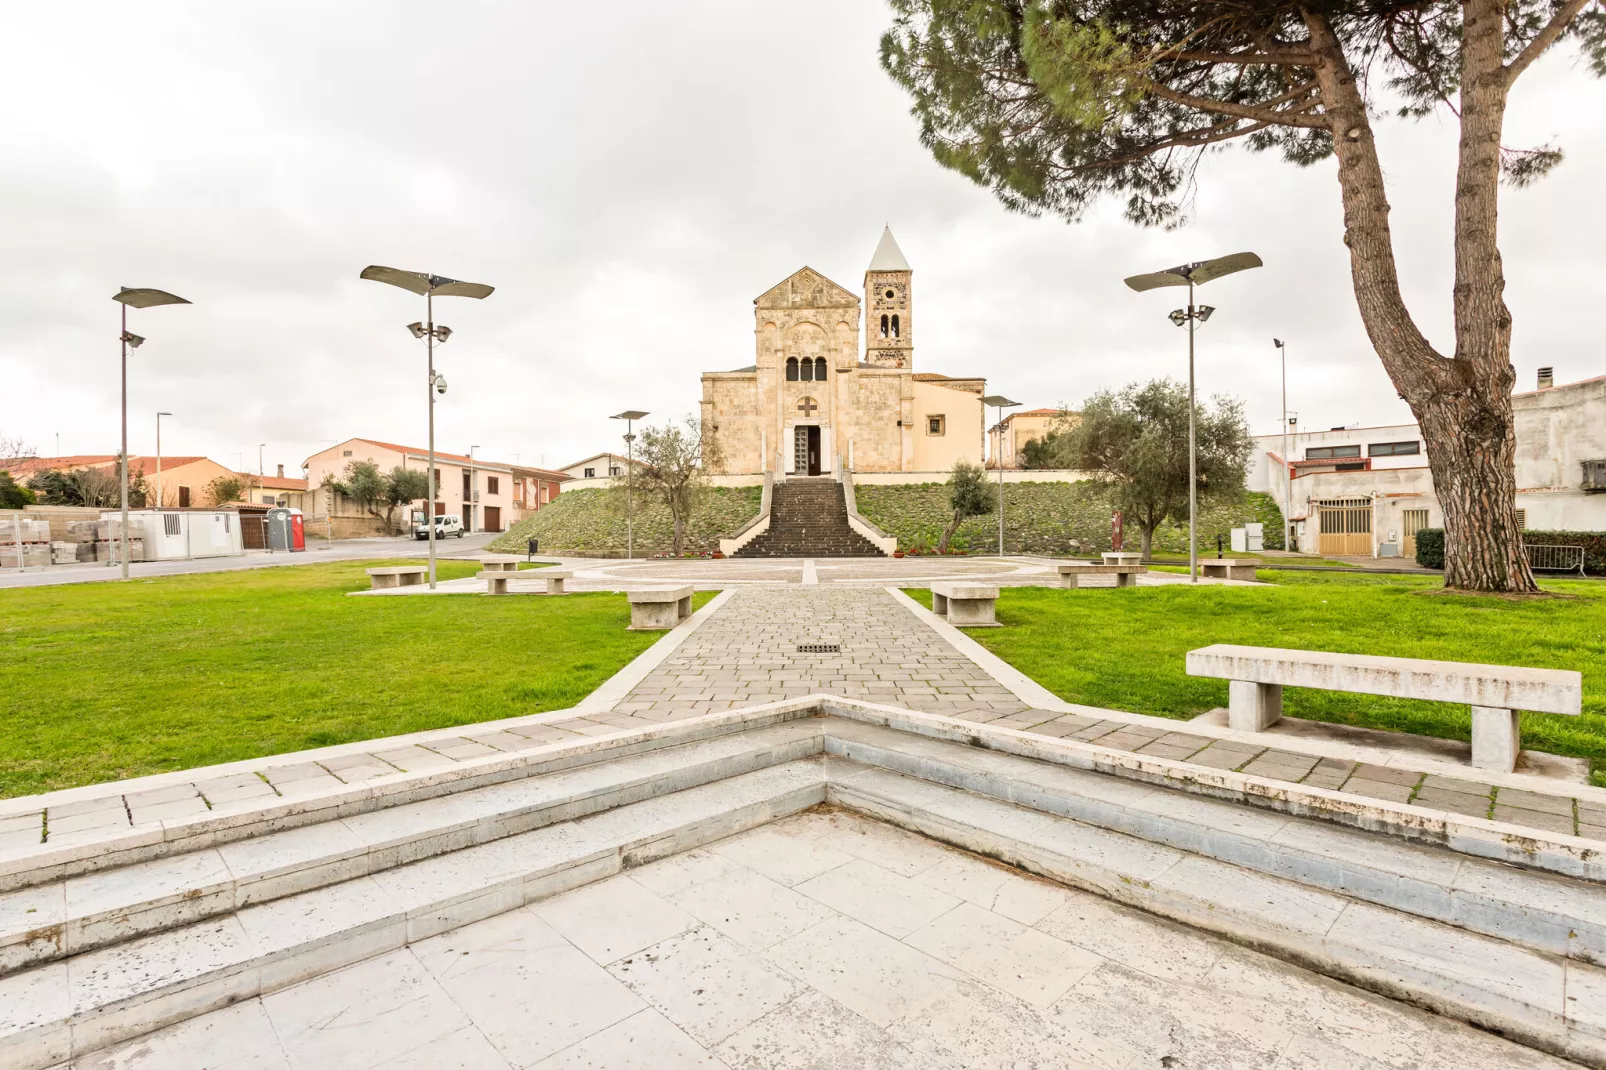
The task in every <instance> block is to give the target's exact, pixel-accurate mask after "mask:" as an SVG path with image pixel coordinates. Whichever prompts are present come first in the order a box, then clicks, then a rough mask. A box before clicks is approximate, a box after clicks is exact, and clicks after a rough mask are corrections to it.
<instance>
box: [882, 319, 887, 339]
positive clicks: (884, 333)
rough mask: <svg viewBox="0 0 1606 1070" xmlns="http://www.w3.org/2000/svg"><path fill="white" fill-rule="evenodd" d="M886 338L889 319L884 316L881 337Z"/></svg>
mask: <svg viewBox="0 0 1606 1070" xmlns="http://www.w3.org/2000/svg"><path fill="white" fill-rule="evenodd" d="M886 336H887V317H885V316H882V317H881V337H883V338H885V337H886Z"/></svg>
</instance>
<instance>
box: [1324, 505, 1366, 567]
mask: <svg viewBox="0 0 1606 1070" xmlns="http://www.w3.org/2000/svg"><path fill="white" fill-rule="evenodd" d="M1311 504H1312V505H1314V506H1315V507H1316V517H1317V522H1318V524H1319V526H1320V534H1319V535H1318V536H1317V547H1316V552H1317V553H1320V554H1333V555H1340V556H1370V555H1371V553H1372V499H1370V498H1338V499H1335V500H1333V501H1327V502H1312V503H1311Z"/></svg>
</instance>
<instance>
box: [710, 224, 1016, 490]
mask: <svg viewBox="0 0 1606 1070" xmlns="http://www.w3.org/2000/svg"><path fill="white" fill-rule="evenodd" d="M861 324H862V326H863V332H864V341H863V344H862V346H861V343H860V330H861ZM753 328H754V330H753V338H754V345H755V349H756V360H755V361H754V363H753V364H752V365H750V366H748V367H746V368H738V369H736V370H735V371H727V372H704V373H703V377H702V379H703V397H702V414H701V415H702V426H703V434H704V440H705V441H706V442H710V443H711V444H717V446H713V447H712V448H709V449H707V450H706V451H705V456H706V457H707V459H708V460H709V461H710V462H711V464H710V467H711V469H712V470H713V471H716V472H723V473H731V474H743V475H746V474H760V473H765V472H773V473H775V474H776V475H777V477H782V476H788V475H793V476H804V475H830V474H834V473H836V472H837V471H838V470H839V468H841V467H846V468H848V469H850V470H852V471H856V472H939V473H946V472H947V471H949V470H950V469H951V468H953V466H954V463H955V462H956V461H958V460H959V459H960V458H968V459H969V460H971V461H974V462H976V463H978V464H980V463H981V462H982V456H983V450H984V430H983V429H984V427H985V426H986V425H985V418H984V413H983V411H982V403H981V399H982V396H983V395H984V394H985V393H986V380H985V379H982V378H979V377H954V376H947V375H937V374H934V373H930V372H925V373H922V372H917V371H915V370H914V343H915V321H914V292H913V271H912V270H911V269H910V267H909V263H908V261H907V260H905V259H904V256H903V252H902V251H901V250H900V249H899V248H898V243H897V242H896V241H895V240H894V239H893V237H892V231H891V230H890V229H888V230H885V231H883V232H882V235H881V241H880V244H878V245H877V246H876V250H875V253H874V255H873V256H872V257H871V258H870V266H869V267H868V268H867V269H866V270H865V273H864V299H863V301H862V302H861V301H860V299H859V298H858V297H857V296H855V295H854V294H852V293H850V292H849V291H848V290H847V289H845V288H844V287H841V286H838V285H837V284H836V283H834V282H832V281H831V280H830V279H828V278H826V277H825V276H824V275H821V274H820V273H819V272H817V271H815V270H814V269H812V268H808V267H804V268H801V269H800V270H798V271H797V272H795V273H794V274H793V275H792V276H791V277H789V278H787V279H785V280H784V281H782V282H781V283H779V284H778V285H776V286H774V287H771V288H770V289H769V290H767V291H765V292H764V293H763V294H761V295H760V296H759V297H757V298H756V299H754V301H753Z"/></svg>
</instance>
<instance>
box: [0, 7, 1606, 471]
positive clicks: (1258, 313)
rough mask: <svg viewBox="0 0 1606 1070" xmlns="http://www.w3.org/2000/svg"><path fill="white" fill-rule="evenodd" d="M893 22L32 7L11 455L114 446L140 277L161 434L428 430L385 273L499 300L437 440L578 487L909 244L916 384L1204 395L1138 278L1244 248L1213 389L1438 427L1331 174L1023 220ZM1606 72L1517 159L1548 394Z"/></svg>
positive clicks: (1586, 298)
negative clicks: (932, 122)
mask: <svg viewBox="0 0 1606 1070" xmlns="http://www.w3.org/2000/svg"><path fill="white" fill-rule="evenodd" d="M888 21H889V15H888V12H887V10H886V9H885V8H884V7H883V6H882V5H881V4H879V3H877V2H876V0H813V2H812V3H810V4H807V5H802V6H800V5H797V4H781V3H776V2H773V0H745V2H737V0H726V2H723V3H718V2H713V0H683V2H681V3H677V4H662V3H644V2H640V0H618V2H615V3H612V4H607V5H586V4H570V5H558V4H547V3H542V4H495V3H490V2H483V3H481V2H465V3H456V4H432V5H425V4H418V3H385V4H378V3H356V2H347V3H339V4H330V3H319V4H313V3H290V2H281V3H275V4H262V5H239V4H218V3H191V4H179V3H161V2H157V3H148V4H138V5H130V4H127V3H120V4H110V3H100V2H87V3H75V4H30V5H21V6H18V7H15V8H13V9H11V10H10V11H8V13H7V35H6V36H7V49H6V61H5V63H4V64H3V65H0V95H3V99H5V100H6V101H8V102H9V103H8V106H7V109H6V110H7V114H6V121H5V126H6V138H5V150H4V155H3V157H0V159H3V161H4V162H3V163H0V232H3V233H4V235H5V236H6V241H5V246H6V256H5V257H4V260H3V262H0V273H3V285H0V321H3V323H4V333H3V341H0V436H21V437H22V438H24V439H25V440H26V441H27V443H28V444H29V445H31V446H32V447H33V448H35V449H36V450H37V451H38V452H39V453H41V454H51V453H54V452H56V444H57V439H56V436H57V435H58V434H59V436H60V449H61V451H62V452H64V453H91V452H110V451H112V450H114V449H115V448H116V442H117V411H118V410H117V398H118V394H117V368H118V365H117V345H116V337H117V306H116V305H115V304H113V302H112V301H111V300H110V296H111V294H112V293H113V292H114V291H115V290H116V289H117V287H118V286H119V285H126V286H157V287H162V288H165V289H169V290H172V291H174V292H176V293H179V294H181V295H183V296H185V297H187V298H189V299H190V300H192V301H193V302H194V305H193V307H178V308H159V309H153V310H149V311H145V312H136V313H134V317H135V318H134V320H133V322H131V324H130V326H131V328H132V329H133V330H134V331H136V332H137V333H139V334H143V335H146V336H147V337H148V338H149V339H150V340H149V342H148V343H147V344H146V345H145V347H144V348H142V349H140V350H138V351H137V352H136V353H135V354H134V355H133V357H132V360H131V387H130V401H129V409H130V419H131V421H132V428H131V440H130V441H131V448H132V449H133V450H134V451H136V452H149V451H150V450H152V449H153V448H154V445H155V442H154V437H155V436H154V418H153V414H154V413H155V412H156V411H157V410H160V409H166V410H170V411H172V412H173V413H174V414H175V416H174V417H173V418H172V419H171V420H166V421H164V424H163V427H164V433H163V450H164V452H167V453H172V454H177V453H205V454H208V455H210V456H212V457H213V458H215V459H217V460H219V461H221V462H223V463H225V464H229V465H235V464H243V465H245V466H248V467H251V468H254V467H255V465H256V460H257V454H258V443H266V447H265V449H264V451H263V452H264V454H265V458H266V464H267V466H268V470H269V471H270V472H271V471H272V470H273V466H274V465H275V464H284V465H285V466H286V468H287V469H288V470H289V472H291V473H294V472H296V470H297V469H298V467H299V465H300V463H301V461H302V460H303V459H304V458H305V457H306V456H307V455H308V454H309V453H312V452H314V451H316V450H318V449H321V448H323V447H324V446H327V445H331V444H333V443H334V442H336V441H338V440H340V439H343V438H346V437H350V436H365V437H371V438H382V439H388V440H395V441H403V442H413V443H421V442H422V441H423V439H424V420H425V412H424V398H425V382H424V368H423V364H424V355H423V352H422V349H421V343H418V342H415V341H414V340H413V339H412V338H411V337H410V336H409V335H408V334H407V333H406V332H405V331H404V330H403V327H404V325H405V324H407V323H409V322H411V321H412V320H415V319H418V318H421V314H422V301H421V300H420V299H416V298H414V297H413V296H412V295H410V294H407V293H405V292H403V291H400V290H395V289H392V288H389V287H384V286H380V285H376V284H374V283H369V282H363V281H360V280H359V279H358V278H357V273H358V272H359V271H360V270H361V269H362V267H363V266H364V265H366V264H370V263H380V264H391V265H395V266H399V267H404V268H415V269H421V270H429V271H433V272H436V273H439V274H444V275H450V276H453V277H457V278H464V279H471V280H475V281H484V282H488V283H491V284H493V285H495V286H496V287H497V291H496V293H495V294H494V295H493V296H492V297H491V298H489V299H488V300H486V301H484V302H473V301H467V300H444V301H442V302H441V303H440V308H439V316H438V318H439V320H440V321H441V322H444V323H446V324H449V325H450V326H451V327H453V328H454V329H455V330H456V331H457V336H456V337H455V338H453V339H452V341H451V342H450V344H449V345H448V346H446V347H445V349H444V350H442V351H441V352H440V354H439V355H440V365H441V367H442V369H443V370H444V372H445V374H446V375H447V377H448V379H449V382H450V393H449V394H448V395H447V397H446V398H445V400H444V402H443V404H442V405H441V406H440V407H439V408H438V410H437V414H438V443H439V445H440V447H441V448H443V449H449V450H456V451H466V450H467V449H468V447H469V446H470V445H477V446H479V447H480V450H479V453H480V455H481V456H485V457H490V458H494V459H499V460H510V461H511V460H515V459H517V460H521V461H523V462H524V463H527V464H528V463H535V464H542V463H544V464H546V465H549V466H557V465H559V464H564V463H568V462H570V461H573V460H577V459H579V458H580V457H582V456H585V455H587V454H590V453H593V452H597V451H600V450H603V449H607V448H610V447H615V446H616V444H617V438H616V436H617V434H618V432H619V431H621V430H622V428H620V427H619V426H618V425H617V424H611V423H610V422H609V420H608V419H607V417H608V415H609V414H611V413H614V412H618V411H620V410H621V409H625V408H640V409H646V410H649V411H651V412H652V413H653V414H654V418H655V419H656V418H659V417H669V416H675V417H679V416H682V415H685V414H687V413H690V412H692V411H694V409H695V408H696V404H697V400H698V397H699V384H698V380H697V376H698V373H699V372H701V371H703V370H707V369H724V368H734V367H738V366H741V365H744V364H748V363H751V361H752V359H753V358H752V327H753V321H752V305H751V302H752V299H753V298H754V297H755V296H756V295H757V294H759V293H761V292H762V291H764V290H765V289H767V288H768V287H769V286H771V285H772V284H774V283H775V282H776V281H778V280H780V279H781V278H784V277H785V276H786V275H788V274H789V273H790V272H792V271H793V270H795V269H796V268H798V267H800V266H802V265H803V264H808V265H810V266H812V267H814V268H816V269H818V270H820V271H822V272H824V273H825V274H826V275H828V276H830V277H831V278H833V279H835V280H836V281H838V282H840V283H842V284H843V285H845V286H847V287H848V288H849V289H850V290H853V291H855V292H859V291H860V290H861V289H862V277H863V272H864V267H865V265H866V263H867V262H868V259H869V256H870V253H871V250H872V249H873V248H874V245H875V242H876V239H877V237H878V235H879V233H880V229H881V226H882V224H883V223H890V224H891V226H892V228H893V231H894V233H895V234H896V235H897V237H898V240H899V242H900V243H901V245H902V247H903V249H904V252H905V253H906V255H907V256H908V258H909V260H910V262H911V263H912V265H913V266H914V268H915V276H914V278H915V306H914V307H915V317H916V323H917V332H918V333H917V339H918V348H917V350H916V370H924V371H940V372H946V373H949V374H965V375H974V374H982V375H986V376H987V377H988V379H989V386H990V387H991V388H992V389H994V390H996V391H1002V392H1005V393H1008V394H1011V395H1013V396H1014V397H1016V398H1017V399H1019V400H1021V401H1023V402H1025V403H1027V404H1029V405H1034V406H1035V405H1053V404H1057V403H1059V402H1069V403H1071V404H1075V403H1076V402H1078V401H1079V400H1080V399H1081V398H1083V397H1085V396H1086V395H1087V394H1088V393H1090V392H1091V391H1094V390H1097V389H1100V388H1102V387H1110V386H1119V385H1122V384H1124V383H1126V382H1129V381H1132V380H1136V379H1142V378H1149V377H1153V376H1159V375H1184V374H1185V373H1186V364H1185V349H1184V347H1183V340H1182V335H1181V332H1179V331H1177V330H1176V329H1175V328H1174V327H1172V326H1171V325H1170V324H1169V323H1168V322H1167V321H1166V319H1165V313H1166V312H1167V311H1169V309H1170V308H1171V307H1172V305H1173V304H1174V303H1175V300H1174V297H1173V295H1171V294H1166V293H1158V294H1156V293H1151V294H1146V295H1138V294H1133V293H1130V292H1128V291H1127V290H1126V289H1125V288H1124V287H1123V286H1122V285H1121V278H1122V277H1123V276H1125V275H1128V274H1132V273H1134V272H1138V271H1144V270H1153V269H1156V268H1160V267H1164V266H1168V265H1170V264H1174V263H1178V262H1181V261H1185V260H1193V259H1202V258H1205V257H1209V256H1215V255H1220V254H1222V253H1227V252H1234V251H1237V250H1240V249H1252V250H1255V251H1257V252H1259V253H1260V254H1261V256H1262V257H1263V258H1264V259H1265V261H1266V265H1267V266H1266V268H1265V269H1264V270H1261V271H1258V272H1254V273H1246V274H1243V275H1239V276H1235V277H1233V278H1231V279H1227V280H1223V281H1221V282H1218V283H1216V284H1214V285H1213V286H1212V287H1211V288H1210V289H1209V290H1207V291H1205V298H1204V299H1205V300H1207V301H1209V302H1210V303H1213V304H1215V305H1217V306H1218V307H1219V309H1220V312H1219V313H1218V315H1217V317H1216V318H1215V319H1213V320H1211V322H1210V324H1209V325H1208V326H1207V327H1205V328H1204V330H1203V332H1202V334H1201V335H1200V344H1201V349H1200V357H1199V382H1200V389H1201V390H1202V391H1204V392H1206V393H1209V392H1215V391H1228V392H1231V393H1234V394H1236V395H1238V396H1240V397H1242V398H1243V399H1244V400H1245V402H1246V403H1247V405H1248V410H1249V414H1250V417H1251V420H1252V423H1253V424H1254V425H1255V427H1256V429H1257V430H1261V431H1267V432H1269V431H1271V430H1273V429H1274V428H1275V427H1276V423H1277V410H1278V385H1279V380H1278V370H1277V361H1276V352H1275V350H1274V349H1273V348H1272V345H1271V338H1272V336H1273V335H1276V336H1279V337H1282V338H1285V339H1287V340H1288V341H1289V343H1290V349H1289V353H1290V360H1289V387H1288V389H1289V404H1290V408H1292V409H1294V410H1295V411H1297V412H1298V413H1299V414H1300V417H1301V420H1302V422H1303V423H1304V424H1305V425H1306V426H1312V427H1329V426H1335V425H1341V424H1347V423H1353V422H1364V423H1380V422H1388V421H1392V420H1398V419H1402V418H1408V414H1407V411H1406V409H1405V407H1404V405H1403V404H1402V403H1401V402H1399V401H1398V400H1397V399H1396V398H1395V396H1394V392H1393V390H1392V389H1391V388H1390V386H1389V384H1388V381H1387V379H1386V377H1385V376H1384V374H1383V371H1382V368H1381V366H1380V365H1379V364H1378V361H1377V359H1376V357H1375V356H1374V355H1373V354H1372V352H1371V350H1370V348H1369V347H1368V345H1367V342H1366V338H1365V335H1364V333H1363V332H1362V330H1361V326H1360V320H1359V317H1358V315H1357V313H1356V311H1355V304H1354V299H1353V296H1352V295H1351V292H1350V289H1349V273H1348V265H1347V261H1346V258H1345V253H1344V249H1343V245H1342V243H1341V213H1340V209H1339V202H1338V189H1337V184H1336V181H1335V179H1334V169H1333V165H1332V164H1331V163H1326V164H1322V165H1320V166H1318V167H1315V168H1311V169H1309V170H1305V171H1300V170H1296V169H1294V168H1291V167H1289V166H1287V165H1284V164H1282V163H1280V162H1278V161H1276V160H1274V159H1271V158H1264V157H1256V156H1253V155H1250V154H1248V153H1245V152H1243V151H1241V150H1231V151H1228V152H1225V153H1223V154H1221V155H1218V156H1215V157H1212V159H1211V160H1210V161H1208V162H1207V163H1206V165H1205V167H1204V169H1203V171H1202V175H1201V190H1200V196H1199V199H1198V204H1197V210H1196V212H1195V215H1194V222H1193V224H1192V225H1191V226H1189V227H1187V228H1185V229H1183V230H1181V231H1176V232H1170V233H1167V232H1162V231H1144V230H1139V229H1136V228H1134V227H1132V226H1130V225H1128V224H1126V223H1125V222H1123V221H1122V220H1121V219H1120V217H1119V215H1118V213H1117V212H1116V211H1114V210H1113V208H1112V209H1109V210H1104V211H1100V212H1098V213H1096V214H1094V215H1093V216H1090V217H1089V218H1088V219H1086V220H1084V221H1083V222H1081V223H1079V224H1076V225H1067V224H1065V223H1063V222H1060V221H1057V220H1051V219H1027V218H1023V217H1020V216H1013V215H1010V214H1008V213H1006V212H1005V211H1004V210H1003V209H1002V208H1000V207H999V206H998V205H997V204H996V203H995V202H994V201H993V200H992V198H991V197H990V196H989V195H988V194H987V193H986V192H985V191H984V190H981V189H978V188H975V187H973V186H971V185H970V184H969V183H968V182H967V181H966V180H964V179H962V178H960V177H958V176H956V175H953V174H951V173H948V172H945V171H943V170H941V169H940V168H938V167H937V166H936V164H934V163H933V162H932V161H931V160H930V158H929V157H928V156H927V155H926V153H925V152H924V151H923V150H922V149H921V148H920V146H919V144H918V143H917V140H916V128H915V125H914V122H913V120H911V119H910V117H909V115H908V102H907V100H906V99H905V98H904V96H903V95H902V93H901V92H900V91H899V90H898V89H897V88H896V87H895V86H893V85H892V84H891V82H890V81H889V80H888V79H887V78H886V77H885V76H884V75H883V74H882V73H881V71H880V69H879V67H878V65H877V62H876V44H877V39H878V37H879V35H880V34H881V32H882V31H883V30H884V29H885V28H886V25H887V23H888ZM1603 105H1606V84H1603V83H1601V82H1599V81H1595V80H1593V79H1590V78H1588V77H1587V75H1586V74H1585V73H1584V72H1583V71H1582V70H1581V69H1580V68H1579V67H1578V65H1577V64H1576V62H1575V59H1574V57H1573V55H1572V54H1571V52H1570V51H1569V50H1564V51H1562V52H1559V53H1557V54H1554V55H1552V56H1551V57H1550V58H1548V59H1547V60H1546V61H1544V62H1543V63H1542V64H1541V65H1540V66H1538V67H1536V68H1535V69H1533V70H1532V71H1530V73H1529V74H1528V75H1527V76H1526V77H1525V79H1524V80H1523V82H1522V83H1520V85H1519V88H1518V90H1517V93H1516V95H1515V97H1514V99H1513V102H1512V109H1511V114H1510V119H1509V126H1508V139H1507V140H1508V143H1510V144H1513V145H1525V144H1535V143H1538V142H1542V141H1546V140H1549V139H1552V138H1554V139H1556V140H1558V141H1559V142H1560V143H1561V144H1562V146H1563V147H1564V148H1565V149H1566V150H1567V151H1568V154H1569V158H1568V160H1567V162H1566V163H1564V164H1563V165H1562V167H1561V168H1560V169H1559V170H1558V171H1557V172H1556V173H1555V174H1554V175H1553V176H1552V177H1551V178H1549V179H1548V180H1546V181H1545V182H1543V183H1542V184H1541V185H1540V186H1538V187H1537V188H1535V189H1532V190H1529V191H1522V192H1508V193H1506V194H1505V195H1504V202H1503V213H1502V231H1503V233H1502V238H1503V246H1504V250H1505V258H1506V272H1507V278H1508V289H1507V299H1508V301H1509V303H1510V305H1511V307H1512V311H1513V313H1514V315H1515V318H1516V356H1515V360H1516V364H1517V368H1518V375H1519V382H1520V383H1521V384H1522V385H1524V386H1526V385H1528V384H1530V383H1532V381H1533V378H1534V369H1535V368H1536V367H1537V366H1539V365H1542V364H1552V365H1554V366H1555V367H1556V371H1557V378H1558V380H1559V381H1570V380H1573V379H1579V378H1584V377H1587V376H1591V375H1598V374H1603V373H1606V353H1603V352H1602V348H1601V346H1600V344H1599V342H1598V341H1597V339H1598V337H1599V331H1598V328H1597V327H1596V325H1595V322H1594V317H1595V314H1596V306H1597V305H1598V304H1599V302H1600V300H1601V296H1600V295H1601V292H1602V285H1601V282H1600V279H1601V271H1602V268H1601V258H1600V249H1601V247H1602V238H1603V237H1606V208H1603V204H1602V198H1601V196H1600V176H1601V175H1602V174H1606V124H1603V123H1602V122H1601V120H1600V115H1601V113H1602V106H1603ZM1381 140H1382V145H1383V150H1384V153H1385V162H1386V164H1387V166H1388V171H1389V179H1390V181H1391V183H1392V185H1391V201H1392V204H1393V206H1394V214H1393V220H1394V225H1395V237H1396V242H1397V246H1398V252H1399V258H1400V267H1401V272H1402V275H1403V277H1404V280H1405V285H1406V290H1407V296H1408V299H1409V300H1410V303H1411V305H1412V308H1413V310H1414V311H1415V313H1416V315H1417V317H1418V320H1419V322H1420V323H1421V324H1422V325H1423V327H1424V329H1425V330H1426V331H1427V333H1428V334H1429V336H1430V337H1431V338H1432V339H1434V340H1435V341H1436V342H1437V343H1438V344H1440V345H1441V346H1445V345H1448V343H1449V326H1450V312H1449V280H1450V277H1451V271H1452V262H1451V247H1450V214H1449V211H1450V197H1451V193H1452V190H1453V171H1452V167H1453V154H1454V144H1455V129H1454V127H1453V126H1452V125H1450V124H1449V123H1447V122H1443V121H1439V120H1434V119H1429V120H1427V121H1425V122H1421V123H1414V124H1406V123H1399V122H1391V123H1387V124H1385V125H1384V127H1383V131H1382V134H1381Z"/></svg>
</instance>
